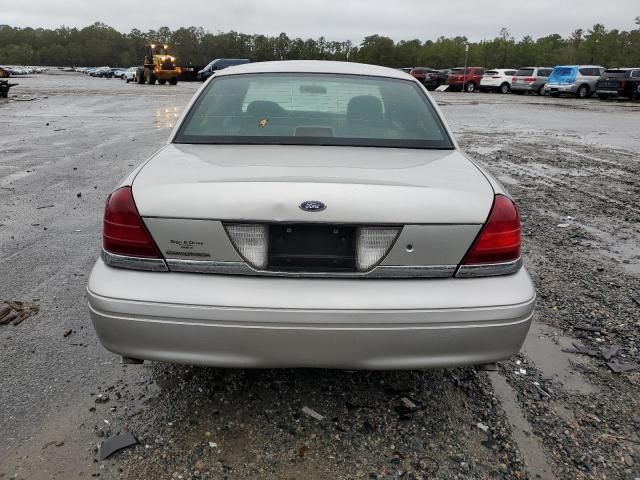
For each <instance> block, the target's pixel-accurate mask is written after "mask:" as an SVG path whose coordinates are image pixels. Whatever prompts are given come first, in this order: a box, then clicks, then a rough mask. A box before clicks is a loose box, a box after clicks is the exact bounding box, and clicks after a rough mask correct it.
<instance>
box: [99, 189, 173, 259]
mask: <svg viewBox="0 0 640 480" xmlns="http://www.w3.org/2000/svg"><path fill="white" fill-rule="evenodd" d="M102 248H103V249H104V250H105V251H106V252H107V253H113V254H116V255H121V256H126V257H141V258H153V259H161V258H162V256H161V255H160V252H159V251H158V248H157V247H156V245H155V243H154V242H153V239H152V238H151V235H150V234H149V232H148V231H147V229H146V227H145V226H144V223H143V222H142V218H140V214H139V213H138V209H137V208H136V204H135V202H134V201H133V194H132V193H131V187H122V188H119V189H118V190H116V191H115V192H113V193H112V194H111V195H110V196H109V198H108V199H107V205H106V208H105V211H104V223H103V231H102Z"/></svg>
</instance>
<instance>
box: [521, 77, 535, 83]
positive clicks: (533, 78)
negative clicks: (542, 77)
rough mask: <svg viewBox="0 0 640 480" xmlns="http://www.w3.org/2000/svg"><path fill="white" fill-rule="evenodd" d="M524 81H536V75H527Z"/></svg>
mask: <svg viewBox="0 0 640 480" xmlns="http://www.w3.org/2000/svg"><path fill="white" fill-rule="evenodd" d="M524 81H525V82H529V83H533V82H535V81H536V77H527V78H525V79H524Z"/></svg>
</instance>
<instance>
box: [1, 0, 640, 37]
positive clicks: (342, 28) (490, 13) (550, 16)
mask: <svg viewBox="0 0 640 480" xmlns="http://www.w3.org/2000/svg"><path fill="white" fill-rule="evenodd" d="M638 15H640V0H609V1H603V0H580V1H572V0H569V1H567V0H564V1H563V0H493V1H487V0H61V1H55V0H0V24H8V25H12V26H19V27H27V26H28V27H46V28H52V27H53V28H55V27H58V26H60V25H66V26H70V27H84V26H87V25H90V24H91V23H93V22H96V21H101V22H104V23H106V24H108V25H111V26H112V27H114V28H116V29H117V30H120V31H123V32H128V31H130V30H131V29H132V28H134V27H135V28H139V29H141V30H143V31H146V30H149V29H151V28H153V29H157V28H158V27H160V26H162V25H167V26H169V27H171V28H172V29H174V28H178V27H181V26H191V25H195V26H201V27H204V28H205V29H206V30H209V31H211V32H216V31H219V30H220V31H228V30H236V31H238V32H242V33H265V34H278V33H280V32H286V33H287V34H288V35H289V36H290V37H298V36H299V37H303V38H306V37H319V36H321V35H324V36H325V37H326V38H327V39H329V40H353V41H356V42H359V41H360V40H361V39H362V38H363V37H365V36H366V35H371V34H374V33H377V34H379V35H386V36H390V37H391V38H393V39H394V40H403V39H412V38H420V39H421V40H427V39H435V38H437V37H438V36H440V35H444V36H456V35H466V36H467V37H469V38H470V39H471V40H481V39H485V38H493V37H495V36H497V34H498V31H499V30H500V28H502V27H507V28H508V29H509V30H510V32H511V34H512V35H513V36H515V37H516V39H519V38H521V37H522V36H524V35H531V36H533V37H539V36H543V35H548V34H551V33H560V34H562V35H568V34H569V33H571V32H572V31H573V30H575V29H576V28H584V29H585V30H586V29H587V28H589V27H590V26H592V25H593V24H594V23H604V24H605V26H606V27H607V28H608V29H613V28H617V29H620V30H630V29H633V28H635V24H634V18H635V17H636V16H638Z"/></svg>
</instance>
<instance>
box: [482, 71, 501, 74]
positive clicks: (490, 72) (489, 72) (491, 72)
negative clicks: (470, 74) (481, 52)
mask: <svg viewBox="0 0 640 480" xmlns="http://www.w3.org/2000/svg"><path fill="white" fill-rule="evenodd" d="M485 75H500V72H499V71H497V70H489V71H488V72H487V73H485Z"/></svg>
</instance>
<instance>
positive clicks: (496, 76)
mask: <svg viewBox="0 0 640 480" xmlns="http://www.w3.org/2000/svg"><path fill="white" fill-rule="evenodd" d="M491 78H500V75H494V76H493V77H491Z"/></svg>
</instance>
